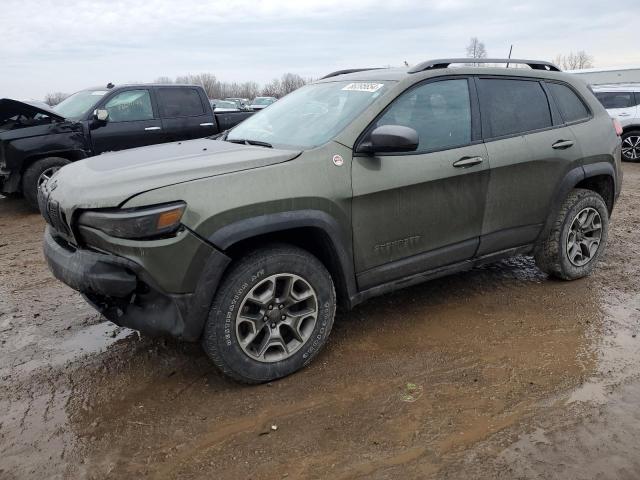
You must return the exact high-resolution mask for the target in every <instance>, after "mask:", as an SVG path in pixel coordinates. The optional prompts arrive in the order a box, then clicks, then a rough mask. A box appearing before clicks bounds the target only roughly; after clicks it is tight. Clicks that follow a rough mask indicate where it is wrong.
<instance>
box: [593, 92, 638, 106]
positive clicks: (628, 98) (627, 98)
mask: <svg viewBox="0 0 640 480" xmlns="http://www.w3.org/2000/svg"><path fill="white" fill-rule="evenodd" d="M595 93H596V98H597V99H598V100H600V103H601V104H602V105H603V106H604V108H629V107H633V106H634V105H636V100H635V98H634V96H633V92H595Z"/></svg>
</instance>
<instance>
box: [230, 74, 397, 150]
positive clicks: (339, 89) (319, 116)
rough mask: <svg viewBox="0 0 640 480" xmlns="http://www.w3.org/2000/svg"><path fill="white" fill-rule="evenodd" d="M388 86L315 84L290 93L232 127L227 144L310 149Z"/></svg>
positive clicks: (357, 113)
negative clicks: (249, 142)
mask: <svg viewBox="0 0 640 480" xmlns="http://www.w3.org/2000/svg"><path fill="white" fill-rule="evenodd" d="M389 83H390V82H384V83H381V82H380V83H378V82H347V81H345V82H329V83H314V84H311V85H307V86H305V87H302V88H300V89H298V90H296V91H295V92H293V93H290V94H289V95H287V96H286V97H284V98H283V99H281V100H278V101H277V102H275V103H274V104H272V105H271V106H270V107H269V108H266V109H264V110H261V111H260V112H258V113H256V114H255V115H253V116H251V117H249V118H248V119H246V120H245V121H244V122H242V123H241V124H240V125H238V126H237V127H235V128H234V129H233V130H231V131H230V132H229V134H228V135H227V140H230V141H233V140H236V141H237V140H253V141H260V142H266V143H269V144H271V145H273V146H277V147H292V148H296V149H298V148H301V149H309V148H313V147H317V146H319V145H322V144H324V143H326V142H328V141H329V140H331V139H332V138H333V137H334V136H335V135H336V134H337V133H338V132H340V131H342V130H343V129H344V128H345V127H346V126H347V125H348V124H349V123H351V122H352V121H353V119H354V118H356V117H357V116H358V115H359V114H360V113H362V112H363V111H364V109H365V108H366V107H368V106H369V105H370V104H371V103H372V102H373V101H374V100H375V99H376V98H378V97H379V96H380V95H382V94H383V93H384V91H385V90H386V89H387V88H388V86H389V85H388V84H389Z"/></svg>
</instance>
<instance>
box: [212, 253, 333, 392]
mask: <svg viewBox="0 0 640 480" xmlns="http://www.w3.org/2000/svg"><path fill="white" fill-rule="evenodd" d="M278 275H282V276H283V278H284V277H286V276H287V275H291V277H292V278H294V277H295V278H300V279H301V280H302V282H301V284H302V286H303V287H310V288H311V289H310V290H309V292H311V293H313V294H315V297H313V298H314V299H315V300H314V301H313V303H312V306H313V305H315V308H316V314H315V320H313V319H312V318H311V319H310V318H307V319H306V320H304V321H309V320H310V321H315V324H313V323H311V324H307V325H306V326H307V327H308V328H307V333H306V335H307V336H306V339H305V340H304V341H303V342H299V344H297V345H296V348H297V349H293V348H292V349H291V353H289V351H288V350H287V351H286V352H285V349H284V348H283V349H282V351H281V353H280V354H281V355H282V356H286V355H290V356H288V357H287V358H284V359H281V360H273V361H270V362H269V363H267V360H266V352H265V353H264V354H263V357H262V360H260V359H256V358H254V357H252V356H251V355H250V354H249V353H247V351H245V350H243V347H242V346H241V344H240V339H239V338H238V336H239V335H241V328H240V327H243V326H245V324H243V323H242V320H237V316H238V313H239V311H240V308H241V306H242V305H243V304H245V307H244V308H245V309H248V307H247V305H251V306H252V308H255V309H256V311H259V312H264V313H255V315H257V318H263V319H266V318H267V315H271V314H272V313H275V312H276V309H277V308H278V307H279V306H280V305H279V304H278V302H280V300H279V299H276V300H266V303H268V304H269V306H272V307H275V308H274V309H273V310H269V311H266V308H267V305H266V303H265V302H263V305H264V308H262V307H260V306H258V304H256V305H252V303H251V302H252V301H251V300H247V298H248V297H249V295H250V293H253V294H255V292H256V291H258V290H257V289H260V288H262V286H263V285H265V284H267V285H269V284H270V279H272V278H273V279H275V280H273V285H274V291H277V289H278V286H277V285H278V281H279V278H280V277H278ZM292 282H293V283H292V285H293V284H296V282H298V280H292ZM298 285H299V284H298ZM291 288H293V287H291ZM282 291H283V289H281V293H282ZM296 295H297V293H296ZM276 296H278V297H279V296H280V295H276V294H274V295H273V297H276ZM265 298H271V297H270V296H269V292H266V297H265ZM282 298H284V293H282ZM247 302H249V303H247ZM272 303H273V305H271V304H272ZM284 303H285V302H284V301H283V302H282V307H283V308H284V309H283V310H279V311H280V312H282V313H287V315H288V314H289V310H290V308H289V307H286V308H285V307H284ZM291 308H293V305H292V306H291ZM335 309H336V295H335V289H334V285H333V280H332V279H331V275H330V274H329V272H328V271H327V269H326V268H325V267H324V265H323V264H322V263H321V262H320V261H319V260H318V259H317V258H316V257H314V256H313V255H311V254H310V253H309V252H307V251H305V250H302V249H300V248H297V247H294V246H290V245H284V244H279V245H272V246H267V247H265V248H262V249H260V250H256V251H253V252H251V253H249V254H248V255H246V256H245V257H244V258H242V259H241V260H239V261H238V262H237V263H235V264H234V265H232V266H231V267H230V270H229V271H228V272H227V273H226V274H225V276H224V278H223V280H222V282H221V284H220V286H219V288H218V291H217V292H216V295H215V298H214V301H213V304H212V306H211V310H210V312H209V317H208V319H207V322H206V324H205V328H204V333H203V337H202V346H203V348H204V351H205V352H206V353H207V355H208V356H209V357H210V358H211V360H212V361H213V363H214V364H215V365H216V367H218V368H219V369H220V370H221V371H222V372H223V373H224V374H225V375H228V376H229V377H231V378H233V379H235V380H237V381H240V382H243V383H263V382H268V381H271V380H275V379H277V378H281V377H284V376H287V375H290V374H291V373H293V372H295V371H297V370H300V369H301V368H303V367H305V366H306V365H308V364H309V362H311V361H312V360H313V358H314V357H315V356H316V355H317V354H318V352H319V351H320V349H321V348H322V347H323V346H324V344H325V343H326V341H327V338H328V336H329V333H330V332H331V327H332V326H333V320H334V315H335ZM243 311H245V312H246V311H247V310H243ZM252 315H254V313H252ZM262 315H264V317H262ZM301 316H302V315H301ZM278 318H280V317H278ZM282 318H284V316H282ZM264 321H265V322H266V323H265V324H264V326H261V327H260V328H266V331H265V330H261V331H262V332H266V333H264V335H265V337H264V341H261V342H256V344H257V343H260V344H261V345H265V344H269V340H271V335H272V334H273V333H275V334H276V336H278V337H279V338H281V337H284V334H283V333H282V332H283V329H284V333H286V332H287V328H288V327H287V326H286V325H284V321H283V324H280V325H278V326H277V327H276V328H275V329H274V327H273V325H274V324H275V322H274V323H271V320H264ZM276 321H277V320H276ZM237 322H240V326H239V325H238V323H237ZM258 322H259V321H256V324H257V323H258ZM302 323H303V322H302V321H301V322H300V324H302ZM247 324H250V327H251V330H250V331H249V333H248V336H247V338H249V337H250V336H251V335H255V336H256V337H257V334H256V333H255V332H256V331H258V329H257V328H256V327H254V326H253V325H254V323H253V321H251V322H247ZM267 335H268V336H269V337H268V338H266V336H267ZM247 338H245V340H246V339H247ZM300 338H303V337H300ZM295 342H298V340H295ZM295 342H293V341H292V343H295ZM245 345H246V343H245ZM278 346H279V345H276V347H278ZM244 348H249V347H244ZM268 350H269V349H267V351H268ZM276 350H277V349H276ZM276 353H277V351H276ZM255 355H259V353H255Z"/></svg>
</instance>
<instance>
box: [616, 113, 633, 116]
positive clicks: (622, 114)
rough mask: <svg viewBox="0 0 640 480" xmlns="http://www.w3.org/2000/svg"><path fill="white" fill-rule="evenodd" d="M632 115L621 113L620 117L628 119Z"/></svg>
mask: <svg viewBox="0 0 640 480" xmlns="http://www.w3.org/2000/svg"><path fill="white" fill-rule="evenodd" d="M630 115H631V114H630V113H619V114H618V116H619V117H628V116H630Z"/></svg>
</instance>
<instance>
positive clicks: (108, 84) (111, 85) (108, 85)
mask: <svg viewBox="0 0 640 480" xmlns="http://www.w3.org/2000/svg"><path fill="white" fill-rule="evenodd" d="M114 86H115V85H114V84H113V83H111V82H109V83H107V88H113V87H114Z"/></svg>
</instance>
